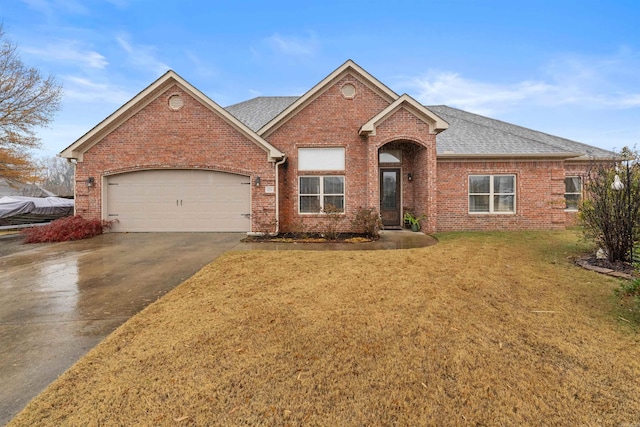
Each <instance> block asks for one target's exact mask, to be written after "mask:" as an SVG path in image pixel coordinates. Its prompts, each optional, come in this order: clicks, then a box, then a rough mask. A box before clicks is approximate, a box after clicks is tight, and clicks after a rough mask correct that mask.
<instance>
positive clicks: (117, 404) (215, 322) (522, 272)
mask: <svg viewBox="0 0 640 427" xmlns="http://www.w3.org/2000/svg"><path fill="white" fill-rule="evenodd" d="M438 238H439V239H440V243H439V244H438V245H436V246H432V247H428V248H423V249H410V250H395V251H355V252H354V251H349V252H339V251H327V252H315V251H272V252H267V251H251V252H232V253H228V254H226V255H224V256H223V257H221V258H219V259H218V260H217V261H215V262H214V263H212V264H210V265H208V266H207V267H205V268H204V269H203V270H201V271H200V272H199V273H198V274H196V275H195V276H194V277H192V278H191V279H189V280H187V281H186V282H185V283H183V284H182V285H181V286H179V287H178V288H176V289H175V290H174V291H172V292H170V293H169V294H167V295H166V296H165V297H163V298H162V299H161V300H160V301H158V302H156V303H154V304H152V305H150V306H149V307H147V308H146V309H145V310H144V311H143V312H141V313H140V314H138V315H137V316H135V317H134V318H133V319H131V320H130V321H129V322H127V323H125V324H124V325H123V326H122V327H120V328H119V329H118V330H117V331H116V332H114V333H113V334H112V335H110V336H109V337H108V338H107V339H106V340H105V341H104V342H103V343H101V344H100V345H99V346H98V347H96V348H95V349H94V350H92V351H91V352H90V353H89V354H88V355H87V356H86V357H85V358H83V359H82V360H81V361H79V362H78V363H77V364H76V365H75V366H74V367H72V368H71V369H70V370H69V371H68V372H66V373H65V374H64V375H62V376H61V377H60V378H59V379H58V380H57V381H56V382H54V383H53V384H52V385H51V386H50V387H49V388H48V389H47V390H46V391H45V392H43V393H42V394H41V395H40V396H39V397H37V398H36V399H35V400H34V401H32V402H31V403H30V404H29V405H28V406H27V408H26V409H25V410H24V411H23V412H22V413H20V414H19V415H18V416H17V417H16V418H15V419H14V420H13V422H12V423H11V424H10V425H12V426H17V425H20V426H23V425H24V426H27V425H28V426H32V425H52V426H53V425H55V426H58V425H127V426H132V425H224V426H234V425H251V426H254V425H278V426H280V425H282V426H285V425H289V426H302V425H305V426H306V425H323V426H324V425H326V426H356V425H357V426H387V425H402V426H417V425H438V426H444V425H446V426H455V425H460V426H469V425H473V426H475V425H478V426H481V425H489V426H493V425H503V426H509V425H514V426H520V425H539V426H541V425H558V426H567V425H580V426H600V425H627V424H628V425H631V424H633V423H637V422H638V420H640V346H639V345H638V344H639V341H640V339H639V335H638V329H637V327H636V326H634V325H633V324H632V323H627V322H626V321H623V320H621V319H620V318H621V317H623V316H624V313H622V312H620V309H619V307H618V304H617V301H616V299H615V298H614V297H613V296H612V295H613V292H612V290H613V289H614V288H616V287H617V284H618V281H617V280H615V279H612V278H610V277H606V276H601V275H598V274H597V273H593V272H589V271H586V270H582V269H581V268H579V267H576V266H575V265H573V264H572V262H571V261H570V259H569V257H571V256H575V255H577V254H580V253H583V252H584V251H585V249H586V248H585V247H584V244H583V243H581V242H580V241H579V238H578V234H577V233H576V232H575V231H564V232H522V233H460V234H455V233H454V234H445V235H439V236H438Z"/></svg>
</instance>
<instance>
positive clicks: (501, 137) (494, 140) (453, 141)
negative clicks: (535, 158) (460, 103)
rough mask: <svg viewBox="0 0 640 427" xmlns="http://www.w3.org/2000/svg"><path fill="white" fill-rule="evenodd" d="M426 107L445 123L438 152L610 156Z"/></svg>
mask: <svg viewBox="0 0 640 427" xmlns="http://www.w3.org/2000/svg"><path fill="white" fill-rule="evenodd" d="M427 108H428V109H429V110H431V111H433V112H434V113H436V114H437V115H438V116H440V117H442V118H443V119H444V120H446V121H447V122H448V123H449V129H447V130H446V131H445V132H442V133H440V134H439V135H438V139H437V141H438V142H437V150H438V154H460V155H500V154H503V155H510V154H512V155H515V154H520V155H539V154H550V155H552V154H562V153H576V154H580V155H582V156H587V157H605V158H611V157H612V155H613V153H611V152H609V151H606V150H602V149H600V148H597V147H593V146H590V145H587V144H583V143H580V142H576V141H572V140H570V139H566V138H561V137H558V136H554V135H549V134H547V133H544V132H539V131H536V130H532V129H528V128H525V127H522V126H517V125H514V124H511V123H506V122H503V121H501V120H495V119H491V118H488V117H484V116H480V115H478V114H473V113H469V112H466V111H463V110H458V109H457V108H451V107H447V106H446V105H435V106H427Z"/></svg>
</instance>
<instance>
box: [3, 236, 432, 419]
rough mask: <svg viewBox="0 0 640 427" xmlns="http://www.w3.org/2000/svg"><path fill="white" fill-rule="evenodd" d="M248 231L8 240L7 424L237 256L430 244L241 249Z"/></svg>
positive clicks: (401, 240)
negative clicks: (185, 285) (122, 332)
mask: <svg viewBox="0 0 640 427" xmlns="http://www.w3.org/2000/svg"><path fill="white" fill-rule="evenodd" d="M243 237H245V235H244V234H242V233H130V234H128V233H108V234H104V235H101V236H97V237H94V238H92V239H87V240H80V241H75V242H65V243H52V244H37V245H25V244H23V243H22V239H21V238H20V236H19V235H13V236H7V235H3V236H0V342H1V343H2V346H0V382H1V383H2V387H0V425H4V424H6V423H7V422H8V421H9V420H10V419H11V418H13V416H15V415H16V414H17V413H18V412H19V411H20V410H21V409H22V408H23V407H24V406H25V405H26V404H27V403H28V402H29V401H30V400H31V399H32V398H34V397H35V396H37V395H38V394H39V393H40V392H41V391H42V390H44V388H45V387H46V386H47V385H48V384H49V383H51V382H52V381H53V380H55V379H56V378H57V377H58V376H59V375H60V374H62V373H63V372H64V371H65V370H67V369H68V368H69V367H71V365H73V364H74V363H75V362H76V361H77V360H78V359H80V358H81V357H82V356H83V355H84V354H86V353H87V352H88V351H89V350H90V349H92V348H93V347H94V346H95V345H96V344H98V343H99V342H100V341H102V340H103V339H104V338H105V337H106V336H107V335H109V334H110V333H111V332H112V331H114V330H115V329H116V328H117V327H118V326H120V325H121V324H122V323H124V322H125V321H127V320H128V319H129V318H130V317H131V316H133V315H134V314H136V313H137V312H139V311H140V310H142V309H143V308H144V307H146V306H147V305H149V304H150V303H151V302H153V301H155V300H156V299H158V298H160V297H161V296H162V295H164V294H165V293H166V292H168V291H169V290H171V289H173V288H174V287H176V286H177V285H179V284H180V283H182V282H183V281H185V280H186V279H188V278H189V277H191V276H192V275H193V274H195V273H196V272H197V271H198V270H200V268H202V267H203V266H205V265H206V264H208V263H210V262H211V261H213V260H214V259H215V258H216V257H218V256H219V255H221V254H222V253H224V252H226V251H229V250H320V251H325V250H384V249H408V248H416V247H424V246H430V245H433V244H435V243H436V240H435V239H434V238H432V237H430V236H426V235H424V234H422V233H412V232H410V231H385V232H382V234H381V238H380V240H378V241H376V242H369V243H342V244H340V243H266V242H265V243H241V242H240V240H241V239H242V238H243Z"/></svg>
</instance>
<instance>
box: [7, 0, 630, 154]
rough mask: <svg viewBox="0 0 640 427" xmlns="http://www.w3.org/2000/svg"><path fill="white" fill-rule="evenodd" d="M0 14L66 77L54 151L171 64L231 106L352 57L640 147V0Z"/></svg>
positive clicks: (558, 125) (149, 3)
mask: <svg viewBox="0 0 640 427" xmlns="http://www.w3.org/2000/svg"><path fill="white" fill-rule="evenodd" d="M0 19H1V20H2V21H3V23H4V30H5V33H6V36H7V37H9V38H10V39H11V40H12V41H13V42H14V43H15V44H17V46H18V49H19V52H20V55H21V57H22V59H23V61H24V62H25V63H26V64H27V65H30V66H34V67H37V68H39V69H40V70H41V71H42V73H43V74H44V75H48V74H53V75H54V76H55V77H56V79H57V80H58V82H60V83H61V84H62V85H63V88H64V92H65V95H64V98H63V104H62V109H61V111H60V112H59V113H58V114H57V116H56V118H55V120H54V121H53V122H52V123H51V125H50V126H49V127H48V128H45V129H42V130H41V131H40V132H39V135H40V137H41V138H42V142H43V150H42V151H41V152H39V154H41V155H45V156H50V155H55V154H56V153H58V152H59V151H61V150H62V149H63V148H65V147H66V146H68V145H69V144H71V143H72V142H74V141H75V140H76V139H77V138H79V137H80V136H82V135H83V134H84V133H85V132H87V131H88V130H90V129H91V128H92V127H93V126H95V125H96V124H98V123H99V122H100V121H101V120H103V119H104V118H105V117H107V116H108V115H109V114H111V113H112V112H113V111H115V110H116V109H117V108H118V107H120V106H121V105H122V104H124V103H125V102H126V101H128V100H129V99H130V98H132V97H133V96H134V95H135V94H137V93H138V92H139V91H141V90H142V89H144V88H145V87H146V86H148V85H149V84H150V83H152V82H153V81H154V80H155V79H156V78H158V77H159V76H160V75H162V74H163V73H164V72H165V71H166V70H167V69H173V70H175V71H176V72H177V73H178V74H180V75H181V76H182V77H184V78H185V79H186V80H187V81H189V82H190V83H191V84H193V85H194V86H196V87H197V88H198V89H200V90H201V91H202V92H204V93H205V94H207V95H208V96H209V97H210V98H212V99H213V100H214V101H216V102H217V103H218V104H220V105H222V106H227V105H231V104H234V103H237V102H240V101H244V100H247V99H250V98H253V97H255V96H271V95H301V94H303V93H304V92H305V91H307V90H308V89H310V88H311V87H312V86H313V85H315V84H316V83H317V82H319V81H320V80H321V79H323V78H324V77H326V76H327V75H328V74H329V73H331V72H332V71H333V70H334V69H336V68H337V67H339V66H340V65H341V64H342V63H344V62H345V61H346V60H347V59H353V60H354V61H355V62H356V63H358V64H359V65H360V66H362V67H363V68H364V69H366V70H367V71H369V72H370V73H371V74H373V75H374V76H375V77H376V78H378V79H379V80H380V81H382V82H383V83H385V84H386V85H387V86H389V87H390V88H391V89H392V90H394V91H395V92H397V93H398V94H402V93H405V92H406V93H408V94H409V95H411V96H413V97H414V98H416V99H417V100H419V101H420V102H422V103H423V104H426V105H437V104H446V105H449V106H452V107H457V108H461V109H464V110H467V111H471V112H475V113H479V114H483V115H486V116H489V117H492V118H496V119H500V120H504V121H507V122H510V123H514V124H518V125H521V126H525V127H529V128H532V129H536V130H540V131H543V132H547V133H550V134H553V135H558V136H562V137H565V138H569V139H573V140H576V141H580V142H584V143H587V144H591V145H595V146H598V147H601V148H607V149H620V148H622V147H623V146H625V145H628V146H634V145H637V146H640V2H639V1H637V0H609V1H594V0H581V1H572V0H566V1H563V0H553V1H547V0H541V1H514V0H508V1H502V0H500V1H498V0H496V1H492V0H484V1H482V0H433V1H431V0H422V1H405V0H396V1H379V0H366V1H358V0H350V1H349V0H346V1H329V0H327V1H312V0H309V1H291V2H289V1H277V0H274V1H242V0H237V1H225V2H222V1H216V0H210V1H195V0H194V1H190V0H174V1H163V0H2V2H1V3H0Z"/></svg>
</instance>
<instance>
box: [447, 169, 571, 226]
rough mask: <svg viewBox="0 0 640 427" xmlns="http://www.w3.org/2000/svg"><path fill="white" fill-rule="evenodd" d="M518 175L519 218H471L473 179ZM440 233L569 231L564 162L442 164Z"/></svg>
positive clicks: (517, 209) (517, 200)
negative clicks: (482, 176) (469, 200)
mask: <svg viewBox="0 0 640 427" xmlns="http://www.w3.org/2000/svg"><path fill="white" fill-rule="evenodd" d="M495 174H515V175H516V213H515V214H469V213H468V211H469V202H468V176H469V175H495ZM437 176H438V178H437V187H438V189H437V197H438V201H437V206H438V210H437V212H438V214H437V218H438V225H437V231H457V230H523V229H561V228H564V227H565V212H564V207H565V204H564V177H565V171H564V166H563V162H561V161H540V162H534V161H517V160H513V161H449V160H440V161H438V174H437Z"/></svg>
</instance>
